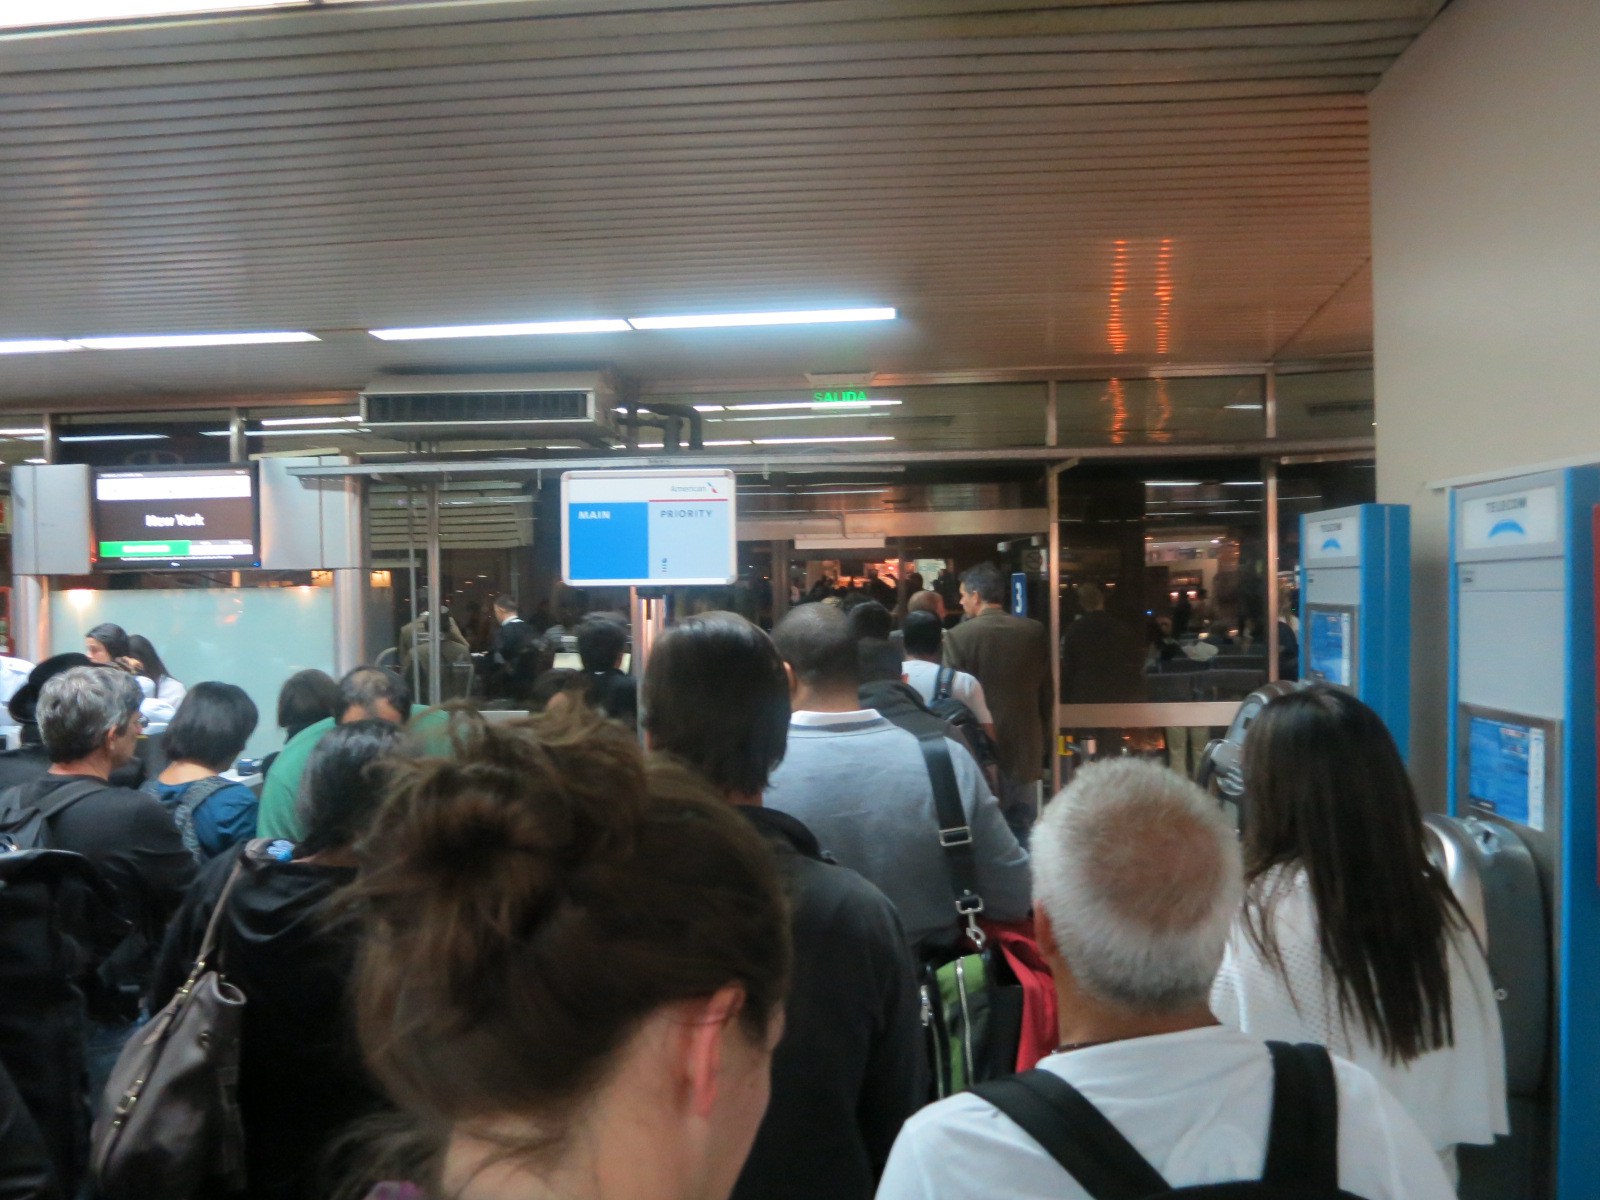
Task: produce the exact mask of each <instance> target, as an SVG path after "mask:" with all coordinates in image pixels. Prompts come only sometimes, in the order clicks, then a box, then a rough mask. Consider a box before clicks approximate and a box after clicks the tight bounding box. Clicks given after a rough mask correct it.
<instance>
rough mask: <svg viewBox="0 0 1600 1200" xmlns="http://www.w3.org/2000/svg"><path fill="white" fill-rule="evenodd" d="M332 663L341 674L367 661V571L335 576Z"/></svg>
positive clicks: (349, 570) (341, 571) (335, 573)
mask: <svg viewBox="0 0 1600 1200" xmlns="http://www.w3.org/2000/svg"><path fill="white" fill-rule="evenodd" d="M332 574H333V662H334V667H335V668H336V669H337V670H338V672H339V674H340V675H343V674H345V673H346V672H347V671H353V670H355V669H356V668H357V667H359V666H360V665H361V664H362V663H364V662H366V661H367V580H368V575H367V572H366V571H365V570H364V569H363V570H355V569H349V568H346V569H341V570H336V571H334V572H333V573H332Z"/></svg>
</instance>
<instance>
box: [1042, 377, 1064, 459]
mask: <svg viewBox="0 0 1600 1200" xmlns="http://www.w3.org/2000/svg"><path fill="white" fill-rule="evenodd" d="M1045 387H1046V391H1045V404H1044V444H1045V445H1046V446H1056V445H1060V434H1059V432H1058V430H1059V429H1060V424H1061V410H1060V406H1059V403H1058V401H1057V399H1056V381H1055V380H1054V379H1052V380H1051V381H1050V382H1049V383H1048V384H1046V385H1045Z"/></svg>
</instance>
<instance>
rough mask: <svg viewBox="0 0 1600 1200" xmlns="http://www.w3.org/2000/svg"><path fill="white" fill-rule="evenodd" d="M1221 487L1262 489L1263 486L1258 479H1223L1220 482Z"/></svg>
mask: <svg viewBox="0 0 1600 1200" xmlns="http://www.w3.org/2000/svg"><path fill="white" fill-rule="evenodd" d="M1222 486H1223V487H1263V486H1265V485H1264V484H1263V483H1262V482H1261V480H1259V479H1224V480H1223V481H1222Z"/></svg>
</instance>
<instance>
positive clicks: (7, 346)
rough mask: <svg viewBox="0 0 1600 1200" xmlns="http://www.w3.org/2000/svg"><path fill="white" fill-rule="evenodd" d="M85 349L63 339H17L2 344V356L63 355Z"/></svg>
mask: <svg viewBox="0 0 1600 1200" xmlns="http://www.w3.org/2000/svg"><path fill="white" fill-rule="evenodd" d="M82 349H83V347H82V346H79V345H76V344H74V343H72V342H68V341H64V340H62V339H61V338H15V339H13V340H11V341H6V342H0V354H63V353H66V352H67V351H71V350H82Z"/></svg>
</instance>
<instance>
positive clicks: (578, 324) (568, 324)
mask: <svg viewBox="0 0 1600 1200" xmlns="http://www.w3.org/2000/svg"><path fill="white" fill-rule="evenodd" d="M627 331H628V322H626V321H619V320H614V319H604V320H595V321H524V322H522V323H521V324H516V325H428V326H423V327H421V328H417V329H369V330H367V332H368V333H370V334H371V335H372V336H373V337H375V338H379V339H381V340H383V341H385V342H420V341H426V340H428V339H429V338H476V337H536V336H539V335H542V334H560V333H626V332H627Z"/></svg>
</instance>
